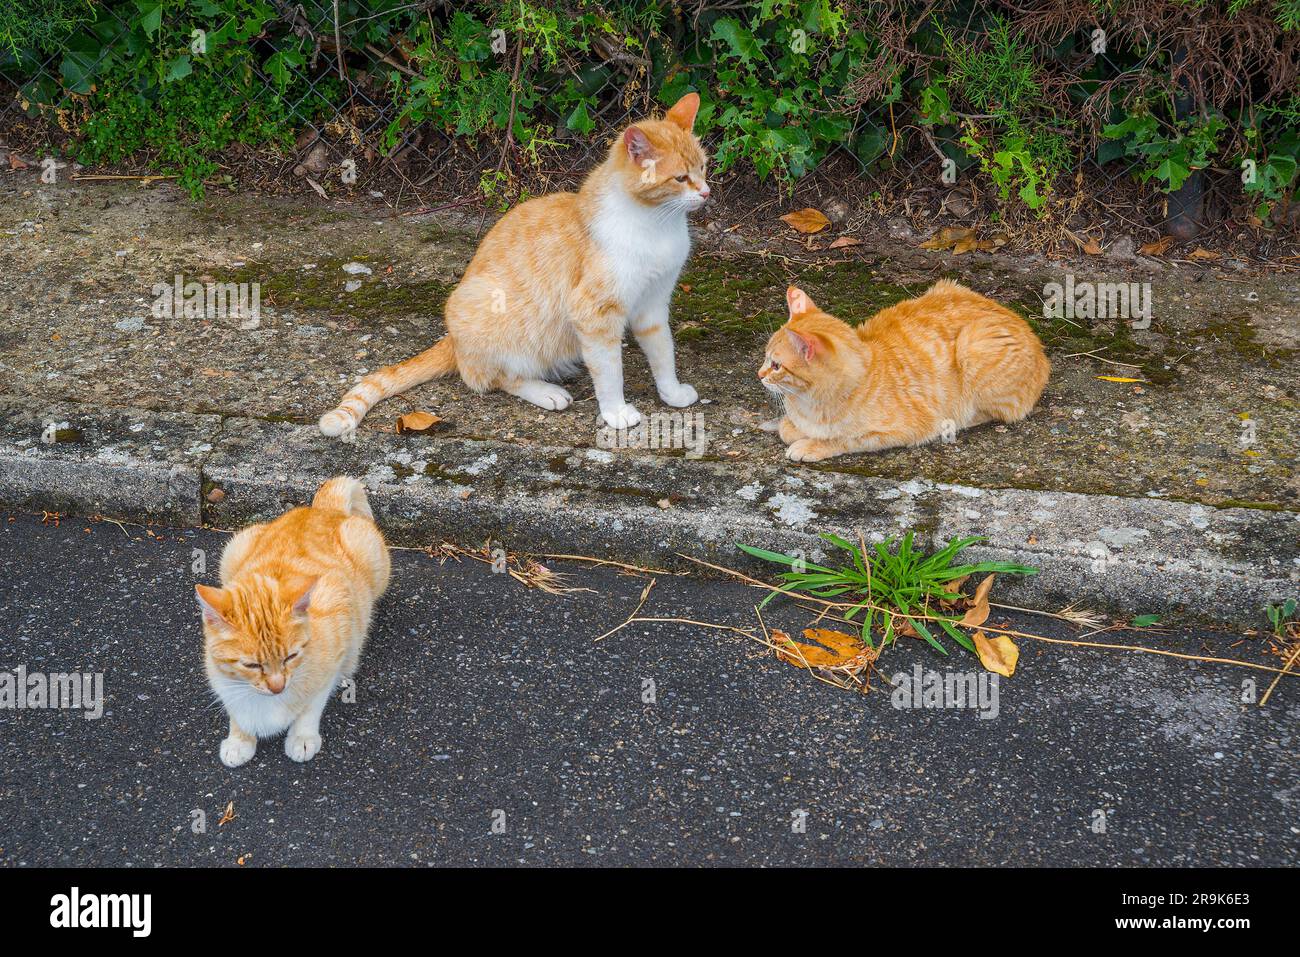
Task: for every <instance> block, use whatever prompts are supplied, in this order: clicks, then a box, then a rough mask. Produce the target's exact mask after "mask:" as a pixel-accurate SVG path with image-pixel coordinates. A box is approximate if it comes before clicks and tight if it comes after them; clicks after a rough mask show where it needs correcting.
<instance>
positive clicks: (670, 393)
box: [632, 303, 700, 409]
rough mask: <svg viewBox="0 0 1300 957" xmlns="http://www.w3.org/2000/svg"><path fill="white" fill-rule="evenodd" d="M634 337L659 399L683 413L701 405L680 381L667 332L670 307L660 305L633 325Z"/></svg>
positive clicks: (694, 394) (693, 391)
mask: <svg viewBox="0 0 1300 957" xmlns="http://www.w3.org/2000/svg"><path fill="white" fill-rule="evenodd" d="M632 334H633V335H634V336H636V341H637V345H639V346H640V347H641V351H642V352H644V353H645V357H646V361H647V362H649V363H650V373H651V375H653V376H654V380H655V388H656V389H658V390H659V398H661V399H663V401H664V403H665V404H666V405H671V406H673V407H674V408H677V409H680V408H684V407H685V406H688V405H693V404H695V403H696V402H698V401H699V398H700V394H699V393H698V392H696V391H695V388H694V387H693V386H689V385H687V384H686V383H684V382H679V381H678V379H677V362H676V358H675V357H674V355H673V333H672V330H671V329H669V328H668V304H667V303H659V304H656V305H655V306H653V307H652V308H650V309H647V310H645V312H643V313H642V314H641V315H640V316H638V317H636V318H635V319H634V320H633V321H632Z"/></svg>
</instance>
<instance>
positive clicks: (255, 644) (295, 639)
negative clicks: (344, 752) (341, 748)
mask: <svg viewBox="0 0 1300 957" xmlns="http://www.w3.org/2000/svg"><path fill="white" fill-rule="evenodd" d="M388 573H389V559H388V549H387V548H386V547H385V546H384V538H383V536H382V535H381V534H380V533H379V529H378V528H377V527H376V526H375V521H374V517H373V516H372V515H371V513H370V504H369V502H367V501H366V493H365V489H363V488H362V487H361V483H360V482H358V481H357V480H356V479H351V478H335V479H330V480H329V481H328V482H326V483H325V484H324V485H322V486H321V487H320V489H319V490H318V491H317V492H316V497H315V498H313V499H312V503H311V507H310V508H295V509H294V510H293V511H291V512H287V513H285V514H284V515H281V516H280V517H279V518H277V519H276V520H275V521H274V522H271V523H270V524H267V525H253V526H251V527H249V528H246V529H244V530H243V531H242V532H240V533H239V534H238V535H236V536H235V537H234V538H232V539H231V540H230V542H229V544H227V545H226V550H225V551H224V552H223V553H222V555H221V587H220V588H213V587H212V586H210V585H196V586H194V590H195V592H196V593H197V595H198V600H199V608H200V609H201V610H202V612H203V635H204V639H205V640H204V645H205V651H206V658H205V661H206V666H207V673H208V683H209V684H210V685H211V686H212V690H213V692H214V693H215V694H216V695H217V697H218V698H219V699H220V700H221V703H222V704H223V705H225V707H226V712H227V713H228V714H229V716H230V734H229V736H228V737H227V738H226V739H225V740H224V741H222V742H221V751H220V754H221V761H222V763H223V764H225V765H226V766H227V767H231V768H235V767H238V766H239V765H241V764H243V763H244V762H246V761H248V760H249V759H250V758H251V757H252V756H253V755H254V753H256V751H257V739H258V738H268V737H271V736H273V735H276V734H279V733H280V732H281V731H284V730H286V729H288V732H289V733H288V734H287V735H286V736H285V739H284V752H285V754H287V755H288V756H289V757H290V758H292V759H293V760H295V761H310V760H311V759H312V758H314V757H315V756H316V752H318V751H319V750H320V746H321V738H320V719H321V714H322V713H323V712H324V710H325V705H326V704H328V703H329V699H330V695H331V694H333V692H334V689H335V688H336V687H337V686H338V684H339V682H340V680H342V679H344V678H351V677H352V674H353V673H354V672H355V671H356V670H357V663H358V661H359V660H360V658H361V646H362V645H363V644H364V643H365V640H366V629H367V627H369V624H370V612H371V610H372V609H373V608H374V605H375V600H376V599H377V598H378V597H379V596H380V595H381V594H383V591H384V589H385V588H386V587H387V586H388Z"/></svg>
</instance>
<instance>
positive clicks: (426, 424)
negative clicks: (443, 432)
mask: <svg viewBox="0 0 1300 957" xmlns="http://www.w3.org/2000/svg"><path fill="white" fill-rule="evenodd" d="M441 421H442V417H441V416H438V415H434V414H433V413H432V412H408V413H406V414H405V415H399V416H398V417H397V433H398V434H399V435H405V434H406V433H407V432H428V431H429V430H430V429H432V428H433V427H434V426H435V425H437V424H438V423H439V422H441Z"/></svg>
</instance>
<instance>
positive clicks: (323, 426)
mask: <svg viewBox="0 0 1300 957" xmlns="http://www.w3.org/2000/svg"><path fill="white" fill-rule="evenodd" d="M455 371H456V348H455V346H453V345H452V343H451V336H443V337H442V338H441V339H439V340H438V341H437V342H436V343H435V344H434V346H433V348H431V349H425V350H424V351H423V352H421V353H420V354H419V355H418V356H415V357H414V358H411V359H407V360H406V361H405V362H399V363H398V364H397V365H395V366H385V367H384V368H382V369H378V370H376V371H375V372H372V373H370V375H368V376H366V377H365V378H364V379H362V380H361V381H360V382H358V383H357V384H356V385H355V386H354V387H353V388H352V390H351V391H350V392H348V394H347V395H345V396H344V397H343V399H342V400H341V401H340V402H339V404H338V408H336V409H334V410H333V411H330V412H326V413H325V414H324V415H322V416H321V417H320V430H321V431H322V432H323V433H325V434H326V435H342V434H343V433H345V432H350V431H352V430H353V429H355V428H356V427H357V426H358V425H360V424H361V420H362V419H364V418H365V416H366V413H367V412H369V411H370V410H371V408H372V407H373V406H374V405H375V404H376V403H378V402H382V401H384V399H387V398H390V397H391V396H395V395H397V393H399V392H405V391H406V390H407V389H410V388H412V387H414V386H417V385H419V384H420V383H421V382H428V381H429V380H430V379H436V378H438V377H439V376H444V375H449V374H450V373H452V372H455Z"/></svg>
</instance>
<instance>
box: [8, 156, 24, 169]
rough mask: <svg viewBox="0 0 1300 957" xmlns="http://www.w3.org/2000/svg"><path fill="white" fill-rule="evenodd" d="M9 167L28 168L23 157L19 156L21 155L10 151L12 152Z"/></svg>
mask: <svg viewBox="0 0 1300 957" xmlns="http://www.w3.org/2000/svg"><path fill="white" fill-rule="evenodd" d="M9 168H10V169H26V168H27V164H26V163H25V162H24V161H23V160H22V159H20V158H19V156H18V154H17V153H10V154H9Z"/></svg>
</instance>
